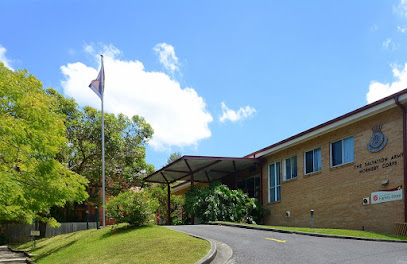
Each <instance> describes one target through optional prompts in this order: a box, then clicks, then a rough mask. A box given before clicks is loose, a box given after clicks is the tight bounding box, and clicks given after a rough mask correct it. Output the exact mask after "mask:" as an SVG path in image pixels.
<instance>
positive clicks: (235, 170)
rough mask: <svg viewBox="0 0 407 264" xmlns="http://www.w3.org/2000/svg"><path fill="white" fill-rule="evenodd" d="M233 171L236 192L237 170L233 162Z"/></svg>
mask: <svg viewBox="0 0 407 264" xmlns="http://www.w3.org/2000/svg"><path fill="white" fill-rule="evenodd" d="M232 162H233V170H234V175H235V190H237V169H236V163H235V161H234V160H233V161H232Z"/></svg>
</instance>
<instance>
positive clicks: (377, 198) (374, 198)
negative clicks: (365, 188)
mask: <svg viewBox="0 0 407 264" xmlns="http://www.w3.org/2000/svg"><path fill="white" fill-rule="evenodd" d="M373 200H374V201H375V202H376V201H377V200H379V196H377V194H376V195H373Z"/></svg>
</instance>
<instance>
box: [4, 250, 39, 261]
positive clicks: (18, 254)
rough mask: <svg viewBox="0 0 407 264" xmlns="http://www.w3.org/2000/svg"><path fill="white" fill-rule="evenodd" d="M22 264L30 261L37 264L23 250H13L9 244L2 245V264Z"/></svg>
mask: <svg viewBox="0 0 407 264" xmlns="http://www.w3.org/2000/svg"><path fill="white" fill-rule="evenodd" d="M6 263H7V264H20V263H30V264H35V263H34V262H32V261H31V260H30V258H29V256H27V255H26V253H24V252H22V251H12V250H10V249H9V247H8V246H0V264H6Z"/></svg>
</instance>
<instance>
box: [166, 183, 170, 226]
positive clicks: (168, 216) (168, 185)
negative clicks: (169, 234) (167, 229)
mask: <svg viewBox="0 0 407 264" xmlns="http://www.w3.org/2000/svg"><path fill="white" fill-rule="evenodd" d="M167 225H171V186H170V183H167Z"/></svg>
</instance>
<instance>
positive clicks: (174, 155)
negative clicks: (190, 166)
mask: <svg viewBox="0 0 407 264" xmlns="http://www.w3.org/2000/svg"><path fill="white" fill-rule="evenodd" d="M181 157H182V154H181V152H178V151H177V152H174V153H172V154H171V155H170V156H169V157H168V159H167V164H170V163H171V162H174V161H176V160H177V159H179V158H181Z"/></svg>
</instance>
